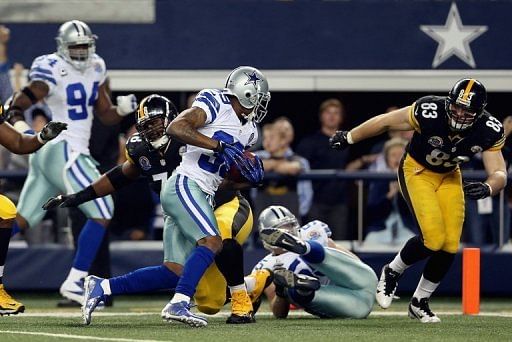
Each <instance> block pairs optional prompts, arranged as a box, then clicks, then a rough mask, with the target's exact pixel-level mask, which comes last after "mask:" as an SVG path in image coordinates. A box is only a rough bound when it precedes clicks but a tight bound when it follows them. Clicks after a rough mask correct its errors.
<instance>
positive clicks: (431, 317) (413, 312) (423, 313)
mask: <svg viewBox="0 0 512 342" xmlns="http://www.w3.org/2000/svg"><path fill="white" fill-rule="evenodd" d="M428 300H429V299H428V298H421V299H419V300H418V298H416V297H412V299H411V302H410V303H409V317H410V318H412V319H418V320H419V321H420V322H421V323H439V322H441V319H440V318H439V317H437V315H436V314H435V313H433V312H432V311H431V310H430V307H429V305H428Z"/></svg>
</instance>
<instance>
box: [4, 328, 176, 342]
mask: <svg viewBox="0 0 512 342" xmlns="http://www.w3.org/2000/svg"><path fill="white" fill-rule="evenodd" d="M0 333H2V334H17V335H34V336H46V337H55V338H71V339H75V340H95V341H114V342H162V340H141V339H131V338H117V337H96V336H86V335H71V334H51V333H43V332H32V331H12V330H0ZM166 341H168V340H166Z"/></svg>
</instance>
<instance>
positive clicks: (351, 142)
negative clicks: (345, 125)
mask: <svg viewBox="0 0 512 342" xmlns="http://www.w3.org/2000/svg"><path fill="white" fill-rule="evenodd" d="M347 142H348V143H349V144H350V145H352V144H353V143H354V140H352V134H351V133H350V132H348V133H347Z"/></svg>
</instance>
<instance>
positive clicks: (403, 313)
mask: <svg viewBox="0 0 512 342" xmlns="http://www.w3.org/2000/svg"><path fill="white" fill-rule="evenodd" d="M436 314H438V315H440V316H460V315H462V313H461V312H460V311H436ZM229 315H230V312H228V311H226V312H220V313H218V314H216V315H213V316H206V315H204V316H205V317H223V318H225V317H228V316H229ZM406 315H407V311H374V312H372V313H371V314H370V317H371V316H378V317H382V316H406ZM93 316H94V317H125V316H158V317H159V316H160V312H159V311H141V312H95V313H94V314H93ZM289 316H291V317H313V316H312V315H310V314H308V313H306V312H304V311H301V310H299V311H290V313H289ZM477 316H485V317H512V312H510V311H498V312H481V313H480V314H478V315H477ZM22 317H56V318H66V317H67V318H75V317H82V315H81V313H80V312H62V311H47V312H44V311H40V312H26V313H23V314H19V315H16V316H10V318H11V319H16V318H22ZM256 317H272V313H271V312H264V311H262V312H258V313H257V315H256Z"/></svg>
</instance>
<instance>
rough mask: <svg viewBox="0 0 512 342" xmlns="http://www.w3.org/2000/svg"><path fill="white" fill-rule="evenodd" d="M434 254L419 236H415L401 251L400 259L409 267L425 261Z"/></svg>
mask: <svg viewBox="0 0 512 342" xmlns="http://www.w3.org/2000/svg"><path fill="white" fill-rule="evenodd" d="M433 253H434V251H433V250H431V249H428V248H427V247H425V245H423V241H422V240H421V238H420V237H419V236H414V237H412V238H410V239H409V241H407V243H406V244H405V246H404V248H402V250H401V251H400V257H401V258H402V260H403V262H404V263H405V264H407V265H412V264H415V263H417V262H418V261H420V260H423V259H425V258H427V257H429V256H431V255H432V254H433Z"/></svg>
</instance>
